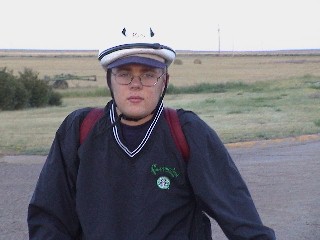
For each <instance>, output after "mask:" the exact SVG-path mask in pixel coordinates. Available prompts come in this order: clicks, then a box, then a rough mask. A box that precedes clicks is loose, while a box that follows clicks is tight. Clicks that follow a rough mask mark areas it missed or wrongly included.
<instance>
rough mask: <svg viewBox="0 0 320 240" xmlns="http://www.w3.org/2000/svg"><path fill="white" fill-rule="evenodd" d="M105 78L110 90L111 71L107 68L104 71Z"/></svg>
mask: <svg viewBox="0 0 320 240" xmlns="http://www.w3.org/2000/svg"><path fill="white" fill-rule="evenodd" d="M106 80H107V84H108V87H109V89H110V91H111V71H110V70H108V71H107V73H106Z"/></svg>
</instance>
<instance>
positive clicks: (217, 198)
mask: <svg viewBox="0 0 320 240" xmlns="http://www.w3.org/2000/svg"><path fill="white" fill-rule="evenodd" d="M122 33H123V34H124V35H127V33H126V31H125V30H124V31H123V32H122ZM152 35H153V32H151V36H152ZM133 36H137V34H133ZM141 39H142V40H141ZM147 40H148V37H145V35H143V34H141V35H139V39H138V40H137V41H134V40H132V41H131V43H127V44H122V45H118V46H115V47H111V48H108V49H106V50H105V51H102V52H100V54H99V60H100V62H101V64H102V66H103V68H104V69H105V70H106V76H107V83H108V87H109V89H110V92H111V96H112V101H110V102H109V103H108V104H107V105H106V107H105V108H104V114H103V116H102V117H101V118H100V119H99V120H97V122H96V123H95V124H94V126H93V127H92V129H91V131H90V133H89V134H88V135H87V136H86V137H85V138H84V139H83V141H81V143H80V126H81V124H82V122H83V121H84V119H85V117H86V115H87V114H88V112H89V111H90V109H89V108H86V109H80V110H77V111H75V112H73V113H71V114H70V115H69V116H68V117H67V118H66V119H65V120H64V122H63V123H62V124H61V126H60V128H59V129H58V131H57V133H56V136H55V139H54V142H53V144H52V147H51V150H50V153H49V155H48V157H47V160H46V163H45V165H44V167H43V170H42V172H41V174H40V177H39V180H38V183H37V186H36V189H35V192H34V195H33V197H32V199H31V202H30V204H29V209H28V210H29V211H28V226H29V236H30V239H57V240H64V239H94V240H98V239H104V240H105V239H112V240H117V239H119V240H120V239H121V240H122V239H133V240H138V239H174V240H184V239H211V228H210V221H209V219H208V217H207V215H209V216H211V217H212V218H214V219H215V220H216V221H217V222H218V223H219V225H220V227H221V228H222V230H223V231H224V233H225V234H226V236H227V237H228V238H229V239H275V235H274V232H273V230H272V229H270V228H268V227H266V226H264V225H263V224H262V222H261V220H260V218H259V215H258V213H257V211H256V208H255V206H254V203H253V201H252V199H251V196H250V194H249V192H248V189H247V187H246V185H245V183H244V181H243V180H242V178H241V176H240V173H239V171H238V170H237V168H236V166H235V164H234V162H233V161H232V159H231V157H230V156H229V154H228V152H227V150H226V148H225V147H224V146H223V144H222V142H221V141H220V139H219V137H218V136H217V135H216V133H215V132H214V130H212V129H211V128H210V127H209V126H208V125H207V124H206V123H204V122H203V121H202V120H201V119H200V118H199V117H198V116H197V115H195V114H194V113H193V112H190V111H184V110H182V109H180V110H178V115H179V119H180V122H181V126H182V129H183V132H184V135H185V138H186V140H187V142H188V146H189V148H190V153H189V157H188V159H187V160H184V159H183V157H182V155H181V152H180V151H179V149H178V148H177V146H176V145H175V142H174V140H173V137H172V133H171V132H170V129H169V126H168V122H167V120H166V119H165V117H164V111H163V102H162V100H163V97H164V94H165V90H166V87H167V84H168V80H169V74H168V72H167V70H168V69H167V68H168V67H169V65H170V64H171V63H172V62H173V60H174V58H175V52H174V50H172V49H171V48H169V47H166V46H163V45H161V44H158V43H152V42H147ZM204 213H206V214H204Z"/></svg>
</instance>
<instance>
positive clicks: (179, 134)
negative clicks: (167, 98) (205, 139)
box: [164, 107, 190, 161]
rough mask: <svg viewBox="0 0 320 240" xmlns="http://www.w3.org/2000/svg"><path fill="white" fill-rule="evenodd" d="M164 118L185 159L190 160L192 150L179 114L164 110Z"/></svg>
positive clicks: (170, 109)
mask: <svg viewBox="0 0 320 240" xmlns="http://www.w3.org/2000/svg"><path fill="white" fill-rule="evenodd" d="M164 116H165V118H166V120H167V122H168V125H169V128H170V131H171V134H172V137H173V140H174V142H175V144H176V146H177V147H178V149H179V151H180V152H181V154H182V156H183V159H184V160H185V161H187V160H188V159H189V154H190V149H189V145H188V142H187V140H186V137H185V135H184V133H183V131H182V128H181V124H180V120H179V117H178V113H177V111H176V110H175V109H172V108H167V107H166V108H164Z"/></svg>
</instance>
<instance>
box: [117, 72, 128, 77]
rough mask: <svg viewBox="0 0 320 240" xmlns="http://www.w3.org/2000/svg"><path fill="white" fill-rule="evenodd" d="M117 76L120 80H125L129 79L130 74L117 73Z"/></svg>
mask: <svg viewBox="0 0 320 240" xmlns="http://www.w3.org/2000/svg"><path fill="white" fill-rule="evenodd" d="M117 76H118V77H122V78H126V77H130V73H126V72H119V73H117Z"/></svg>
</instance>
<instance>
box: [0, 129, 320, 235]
mask: <svg viewBox="0 0 320 240" xmlns="http://www.w3.org/2000/svg"><path fill="white" fill-rule="evenodd" d="M227 147H228V149H229V150H230V153H231V155H232V157H233V159H234V161H235V162H236V164H237V166H238V168H239V170H240V172H241V173H242V176H243V177H244V179H245V181H246V182H247V185H248V187H249V189H250V191H251V194H252V197H253V199H254V200H255V203H256V206H257V208H258V211H259V213H260V215H261V218H262V220H263V222H264V223H265V225H267V226H270V227H272V228H273V229H274V230H275V231H276V235H277V239H279V240H316V239H320V183H319V182H320V135H315V136H311V137H307V138H298V139H287V140H285V141H284V140H279V141H262V142H252V143H245V144H240V145H237V144H233V145H228V146H227ZM43 162H44V157H43V156H5V157H1V158H0V179H1V182H0V240H18V239H28V233H27V226H26V211H27V205H28V202H29V200H30V198H31V195H32V192H33V189H34V187H35V183H36V181H37V178H38V175H39V172H40V170H41V168H42V165H43ZM212 225H213V239H219V240H224V239H226V237H225V236H224V235H223V233H222V231H221V230H220V228H219V227H218V226H217V224H216V223H215V222H212Z"/></svg>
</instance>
